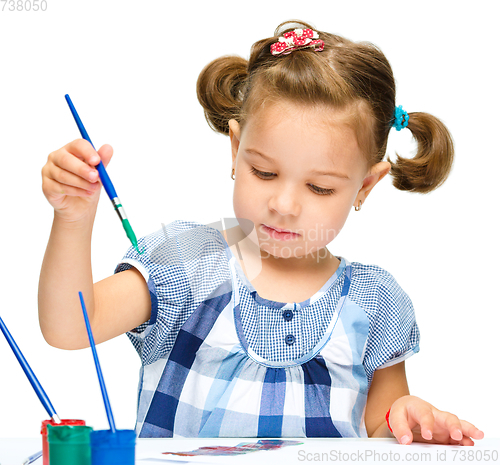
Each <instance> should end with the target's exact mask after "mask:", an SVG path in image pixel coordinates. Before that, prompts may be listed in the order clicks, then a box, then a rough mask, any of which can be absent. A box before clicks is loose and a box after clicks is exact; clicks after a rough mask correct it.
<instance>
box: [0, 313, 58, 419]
mask: <svg viewBox="0 0 500 465" xmlns="http://www.w3.org/2000/svg"><path fill="white" fill-rule="evenodd" d="M0 329H1V330H2V333H3V335H4V336H5V339H7V342H8V343H9V345H10V348H11V349H12V351H13V352H14V355H15V356H16V358H17V361H18V362H19V364H20V365H21V367H22V369H23V370H24V373H25V374H26V376H27V377H28V380H29V382H30V383H31V385H32V386H33V389H34V390H35V392H36V395H37V396H38V398H39V399H40V402H41V403H42V405H43V406H44V407H45V410H47V413H48V414H49V415H50V417H51V418H55V419H57V420H56V422H59V418H58V416H57V413H56V411H55V410H54V407H53V406H52V403H51V402H50V400H49V398H48V397H47V394H45V391H44V390H43V388H42V385H41V384H40V382H39V381H38V379H37V377H36V376H35V373H33V370H32V369H31V367H30V366H29V365H28V362H27V361H26V359H25V358H24V355H23V354H22V352H21V350H20V349H19V347H18V346H17V344H16V341H14V338H13V337H12V336H11V334H10V333H9V330H8V329H7V326H5V323H4V322H3V320H2V318H1V317H0Z"/></svg>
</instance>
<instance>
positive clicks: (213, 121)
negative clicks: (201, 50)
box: [196, 55, 248, 135]
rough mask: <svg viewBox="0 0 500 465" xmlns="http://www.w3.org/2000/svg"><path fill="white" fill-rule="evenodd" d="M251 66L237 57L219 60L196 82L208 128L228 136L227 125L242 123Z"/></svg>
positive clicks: (205, 70)
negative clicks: (231, 120)
mask: <svg viewBox="0 0 500 465" xmlns="http://www.w3.org/2000/svg"><path fill="white" fill-rule="evenodd" d="M247 65H248V62H247V60H245V59H244V58H241V57H239V56H235V55H227V56H222V57H220V58H217V59H215V60H213V61H212V62H210V63H209V64H208V65H206V66H205V68H203V70H202V71H201V73H200V75H199V76H198V81H197V82H196V93H197V95H198V101H199V102H200V104H201V105H202V107H203V110H204V113H205V118H206V120H207V122H208V125H209V126H210V127H211V128H212V129H213V130H214V131H216V132H220V133H222V134H226V135H227V134H229V125H228V121H229V120H230V119H232V118H235V119H237V120H238V119H239V113H240V108H241V104H242V100H243V91H242V90H243V87H244V85H245V82H246V79H247V76H248V71H247Z"/></svg>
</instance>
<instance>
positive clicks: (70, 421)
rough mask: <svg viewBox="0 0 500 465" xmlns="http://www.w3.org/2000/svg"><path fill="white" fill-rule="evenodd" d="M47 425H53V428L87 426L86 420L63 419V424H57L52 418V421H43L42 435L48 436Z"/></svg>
mask: <svg viewBox="0 0 500 465" xmlns="http://www.w3.org/2000/svg"><path fill="white" fill-rule="evenodd" d="M47 425H52V426H62V425H81V426H85V420H74V419H61V423H55V422H54V420H52V418H51V419H50V420H43V421H42V429H41V431H40V434H42V435H43V436H46V435H47Z"/></svg>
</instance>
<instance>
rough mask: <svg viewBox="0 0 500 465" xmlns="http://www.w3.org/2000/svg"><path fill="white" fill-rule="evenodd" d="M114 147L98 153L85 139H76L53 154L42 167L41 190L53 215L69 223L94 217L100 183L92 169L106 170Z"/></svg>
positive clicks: (97, 175)
mask: <svg viewBox="0 0 500 465" xmlns="http://www.w3.org/2000/svg"><path fill="white" fill-rule="evenodd" d="M112 156H113V148H112V147H111V146H110V145H108V144H105V145H103V146H102V147H101V148H100V149H99V151H98V152H96V151H95V150H94V148H93V147H92V144H90V142H88V141H86V140H85V139H76V140H74V141H73V142H70V143H69V144H67V145H65V146H64V147H62V148H60V149H59V150H56V151H55V152H52V153H51V154H50V155H49V156H48V160H47V163H46V164H45V165H44V167H43V168H42V190H43V193H44V195H45V197H46V198H47V200H48V201H49V203H50V204H51V205H52V207H54V213H55V214H56V215H57V216H59V217H60V218H62V219H64V220H65V221H68V222H77V221H79V220H81V219H84V218H88V217H90V216H92V217H93V215H94V214H95V209H96V207H97V202H98V200H99V193H100V190H101V182H100V180H99V174H98V172H97V170H96V169H95V166H97V165H98V164H99V162H100V161H102V163H103V164H104V167H106V166H107V165H108V163H109V161H110V160H111V157H112Z"/></svg>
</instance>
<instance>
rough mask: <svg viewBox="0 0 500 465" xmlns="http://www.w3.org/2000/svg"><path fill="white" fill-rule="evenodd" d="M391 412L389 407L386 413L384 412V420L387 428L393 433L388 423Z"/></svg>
mask: <svg viewBox="0 0 500 465" xmlns="http://www.w3.org/2000/svg"><path fill="white" fill-rule="evenodd" d="M390 413H391V409H389V410H388V411H387V413H386V414H385V421H386V422H387V426H388V427H389V429H390V430H391V433H393V431H392V428H391V425H390V424H389V414H390Z"/></svg>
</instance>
